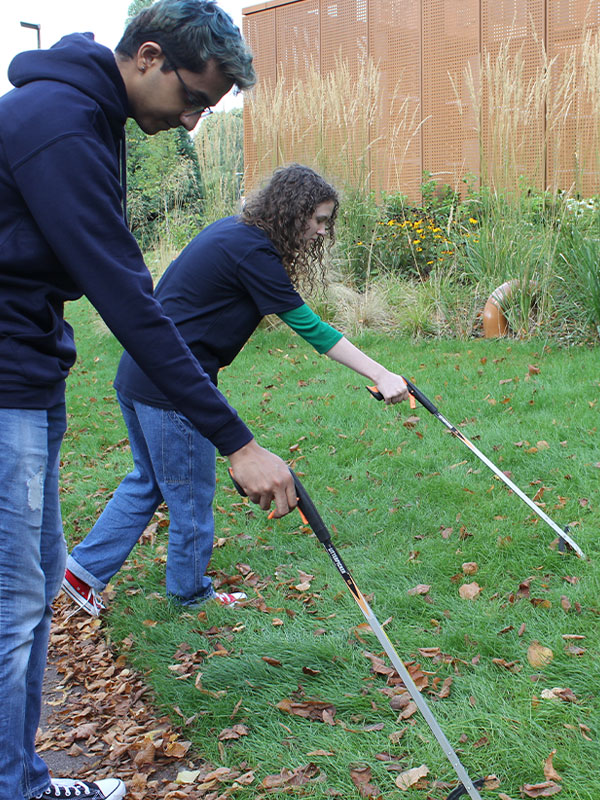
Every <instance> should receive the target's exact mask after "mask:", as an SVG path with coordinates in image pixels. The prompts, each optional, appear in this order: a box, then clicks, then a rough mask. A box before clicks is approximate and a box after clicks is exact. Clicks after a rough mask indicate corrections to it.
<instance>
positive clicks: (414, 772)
mask: <svg viewBox="0 0 600 800" xmlns="http://www.w3.org/2000/svg"><path fill="white" fill-rule="evenodd" d="M426 775H429V768H428V767H427V766H425V764H421V766H420V767H413V769H408V770H406V772H401V773H400V775H398V777H397V778H396V786H397V787H398V788H399V789H402V791H403V792H405V791H406V790H407V789H410V787H411V786H414V785H415V783H418V782H419V781H420V780H421V778H424V777H425V776H426Z"/></svg>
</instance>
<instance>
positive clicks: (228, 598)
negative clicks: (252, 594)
mask: <svg viewBox="0 0 600 800" xmlns="http://www.w3.org/2000/svg"><path fill="white" fill-rule="evenodd" d="M247 597H248V595H247V594H244V592H216V594H215V596H214V600H216V601H217V603H219V605H221V606H235V605H237V603H238V600H246V598H247Z"/></svg>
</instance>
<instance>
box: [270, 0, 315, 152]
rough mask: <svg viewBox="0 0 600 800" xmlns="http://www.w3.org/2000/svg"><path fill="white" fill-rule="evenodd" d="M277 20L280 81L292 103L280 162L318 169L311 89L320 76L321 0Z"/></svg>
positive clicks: (279, 13) (283, 10) (307, 0)
mask: <svg viewBox="0 0 600 800" xmlns="http://www.w3.org/2000/svg"><path fill="white" fill-rule="evenodd" d="M276 20H277V80H278V81H279V82H281V81H283V87H284V94H285V96H286V98H287V100H286V102H287V103H288V105H287V106H286V108H285V110H284V117H285V118H284V119H282V120H281V125H280V135H279V154H278V161H279V162H280V163H281V162H283V163H287V162H290V161H299V162H301V163H306V164H309V165H310V166H314V154H315V152H317V151H318V150H319V149H320V148H321V119H320V116H321V114H320V107H319V100H318V91H315V90H314V89H311V86H314V81H315V76H318V75H319V73H320V19H319V0H300V2H297V3H291V4H289V5H284V6H279V7H278V8H277V9H276ZM295 86H296V87H297V88H296V89H294V87H295ZM315 103H316V107H315Z"/></svg>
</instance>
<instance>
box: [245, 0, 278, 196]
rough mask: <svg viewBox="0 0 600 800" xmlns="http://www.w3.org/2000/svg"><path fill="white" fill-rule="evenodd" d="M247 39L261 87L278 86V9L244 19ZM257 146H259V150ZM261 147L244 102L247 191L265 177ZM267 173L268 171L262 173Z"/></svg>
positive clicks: (250, 15)
mask: <svg viewBox="0 0 600 800" xmlns="http://www.w3.org/2000/svg"><path fill="white" fill-rule="evenodd" d="M243 30H244V38H245V39H246V41H247V42H248V44H249V46H250V49H251V50H252V53H253V55H254V62H253V63H254V68H255V70H256V76H257V78H258V85H259V86H260V85H263V86H264V85H267V86H271V87H273V86H275V83H276V81H277V40H276V29H275V9H269V10H266V11H262V12H261V13H259V14H249V15H247V16H245V17H244V19H243ZM257 145H258V146H257ZM259 149H261V148H260V145H259V143H257V142H256V141H255V136H254V130H253V127H252V119H251V114H250V103H249V102H248V101H247V100H245V102H244V191H245V192H246V193H248V192H249V191H251V190H252V189H253V188H254V187H255V186H256V184H257V182H258V181H259V180H260V178H262V177H264V176H263V175H261V169H260V167H259V162H260V156H261V153H259ZM262 171H266V170H262Z"/></svg>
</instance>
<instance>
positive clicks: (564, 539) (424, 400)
mask: <svg viewBox="0 0 600 800" xmlns="http://www.w3.org/2000/svg"><path fill="white" fill-rule="evenodd" d="M403 378H404V376H403ZM404 382H405V383H406V386H407V388H408V392H409V395H410V399H411V400H413V398H415V399H416V400H418V401H419V403H420V404H421V405H422V406H423V407H424V408H426V409H427V411H429V413H430V414H433V416H434V417H436V418H437V419H439V421H440V422H441V423H442V425H444V426H445V427H446V428H447V429H448V430H449V431H450V433H451V434H452V435H453V436H454V437H455V438H456V439H460V441H461V442H462V443H463V444H464V445H466V446H467V447H468V448H469V450H470V451H471V452H472V453H473V454H474V455H476V456H477V458H478V459H479V460H480V461H483V463H484V464H485V465H486V467H489V468H490V469H491V470H492V472H493V473H494V475H497V477H498V478H500V480H501V481H502V482H503V483H505V484H506V485H507V486H508V488H509V489H512V491H513V492H514V493H515V494H516V495H517V497H520V498H521V500H522V501H523V502H524V503H525V504H526V505H528V506H529V508H530V509H531V510H532V511H533V512H535V513H536V514H537V515H538V517H540V519H543V520H544V522H545V523H546V524H547V525H549V526H550V527H551V528H552V530H553V531H554V532H555V533H556V534H558V547H559V550H561V551H564V549H565V545H569V547H570V548H572V549H573V550H574V551H575V552H576V553H577V555H578V556H579V557H580V558H585V556H584V553H583V550H582V549H581V547H579V545H578V544H577V542H576V541H575V540H574V539H572V538H571V536H569V533H568V530H569V528H568V526H567V527H565V529H564V530H563V529H562V528H561V527H560V526H559V525H557V524H556V522H554V520H552V519H550V517H549V516H548V515H547V514H546V513H545V512H544V511H542V509H541V508H540V507H539V506H538V505H536V504H535V503H534V502H533V500H531V499H530V498H529V497H527V495H526V494H525V493H524V492H522V491H521V489H519V487H518V486H517V485H516V484H515V483H513V482H512V481H511V479H510V478H509V477H508V476H507V475H505V474H504V472H502V470H501V469H499V468H498V467H497V466H496V465H495V464H494V463H493V462H492V461H490V460H489V458H487V456H484V454H483V453H482V452H481V450H479V449H478V448H477V447H475V445H474V444H473V442H471V441H470V440H469V439H467V437H466V436H465V435H464V433H462V432H461V431H459V430H458V428H456V427H455V426H454V425H453V424H452V423H451V422H448V420H447V419H446V417H444V415H443V414H441V413H440V412H439V411H438V409H437V408H436V407H435V405H434V404H433V403H432V402H431V400H430V399H429V398H428V397H426V396H425V395H424V394H423V392H422V391H421V390H420V389H418V388H417V387H416V386H415V385H414V383H411V381H409V380H408V379H407V378H404ZM367 389H368V390H369V392H370V393H371V394H372V395H373V397H374V398H375V399H376V400H383V395H382V394H381V392H380V391H379V389H378V388H377V387H376V386H367ZM413 402H414V400H413ZM411 407H413V408H414V406H412V404H411Z"/></svg>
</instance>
